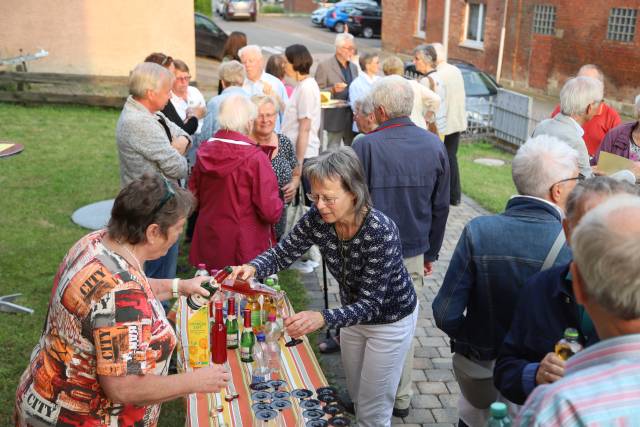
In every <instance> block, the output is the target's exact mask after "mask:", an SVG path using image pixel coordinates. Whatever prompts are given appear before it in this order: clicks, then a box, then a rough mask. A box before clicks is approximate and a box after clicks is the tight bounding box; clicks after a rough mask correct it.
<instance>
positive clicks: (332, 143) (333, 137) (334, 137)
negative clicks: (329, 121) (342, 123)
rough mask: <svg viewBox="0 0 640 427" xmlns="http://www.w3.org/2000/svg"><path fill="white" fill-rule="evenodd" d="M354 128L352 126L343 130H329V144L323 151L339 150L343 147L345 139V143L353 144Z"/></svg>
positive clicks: (347, 144)
mask: <svg viewBox="0 0 640 427" xmlns="http://www.w3.org/2000/svg"><path fill="white" fill-rule="evenodd" d="M354 136H355V135H354V134H353V130H352V129H351V128H349V129H345V130H343V131H342V132H329V131H327V145H326V148H325V149H324V150H323V151H329V150H337V149H338V148H340V147H341V142H343V141H344V145H346V146H351V143H352V142H353V137H354Z"/></svg>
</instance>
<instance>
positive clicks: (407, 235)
mask: <svg viewBox="0 0 640 427" xmlns="http://www.w3.org/2000/svg"><path fill="white" fill-rule="evenodd" d="M369 96H370V97H371V102H372V104H373V107H374V114H375V116H376V121H377V122H378V123H380V126H379V127H378V128H377V129H376V130H374V131H373V132H371V133H369V134H367V135H365V136H364V137H362V138H360V139H358V140H357V141H356V142H355V143H354V144H353V149H354V150H355V152H356V153H357V154H358V157H359V158H360V161H361V162H362V166H363V168H364V172H365V178H366V180H367V184H368V186H369V192H370V193H371V198H372V199H373V206H374V207H375V208H376V209H379V210H380V211H382V212H383V213H385V214H386V215H387V216H388V217H390V218H391V219H392V220H393V221H394V222H395V223H396V225H397V226H398V229H399V230H400V240H401V241H402V252H403V258H404V262H405V265H406V266H407V270H408V271H409V274H411V277H412V279H413V283H414V287H415V288H416V290H420V289H421V288H422V280H423V277H424V273H425V272H426V273H427V274H430V273H431V271H432V263H433V262H434V261H435V260H437V259H438V253H439V251H440V247H441V245H442V240H443V238H444V231H445V226H446V223H447V217H448V215H449V181H450V178H449V161H448V158H447V151H446V149H445V147H444V145H443V144H442V142H441V141H440V139H438V137H437V136H436V135H434V134H432V133H431V132H429V131H427V130H424V129H422V128H419V127H418V126H416V125H415V124H414V123H413V122H412V121H411V119H410V118H409V116H410V115H411V109H412V107H413V89H412V88H411V85H410V84H409V82H408V81H407V80H406V79H404V78H403V77H400V76H388V77H384V78H382V79H380V80H379V81H378V82H376V83H375V84H374V86H373V88H372V91H371V93H370V95H369ZM412 367H413V346H412V348H411V351H410V352H409V354H408V355H407V358H406V361H405V366H404V370H403V374H402V379H401V381H400V385H399V386H398V393H397V394H396V402H395V405H394V412H393V414H394V415H395V416H398V417H406V416H407V415H408V414H409V405H410V403H411V394H412V393H411V371H412Z"/></svg>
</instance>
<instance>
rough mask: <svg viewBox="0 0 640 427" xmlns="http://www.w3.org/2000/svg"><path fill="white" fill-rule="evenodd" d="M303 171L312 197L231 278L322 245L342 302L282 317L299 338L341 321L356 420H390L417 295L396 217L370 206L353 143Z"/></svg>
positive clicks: (269, 270) (275, 266)
mask: <svg viewBox="0 0 640 427" xmlns="http://www.w3.org/2000/svg"><path fill="white" fill-rule="evenodd" d="M304 174H305V176H306V177H307V178H308V179H309V181H310V182H311V193H310V194H307V197H309V199H311V200H312V201H313V202H314V204H313V206H312V207H311V209H310V210H309V211H308V212H307V213H306V214H305V215H304V216H303V217H302V218H301V219H300V221H299V222H298V223H297V224H296V225H295V226H294V228H293V229H292V231H291V233H289V234H288V235H287V236H286V237H285V238H284V239H283V240H282V241H281V242H280V243H279V244H278V245H277V246H275V247H273V248H271V249H269V250H268V251H266V252H264V253H263V254H261V255H259V256H258V257H256V258H255V259H254V260H252V261H250V262H249V263H248V264H244V265H242V266H238V267H234V272H233V277H235V276H239V277H242V278H249V277H252V276H254V275H255V276H257V277H266V276H268V275H270V274H274V273H276V272H277V271H279V270H282V269H285V268H287V267H288V266H289V265H291V264H292V263H293V262H294V261H295V260H296V259H298V258H300V256H302V254H304V253H305V252H306V251H307V250H308V249H309V248H310V247H311V245H314V244H315V245H318V246H319V247H320V252H321V253H322V255H323V257H324V259H325V260H326V262H327V266H328V268H329V271H330V272H331V274H332V275H333V276H334V277H335V278H336V279H337V280H338V283H339V285H340V300H341V302H342V306H341V307H338V308H335V309H328V310H322V311H321V312H316V311H303V312H300V313H297V314H295V315H294V316H291V317H290V318H288V319H286V320H285V327H286V330H287V333H288V334H289V335H290V336H291V337H293V338H297V337H299V336H302V335H305V334H308V333H310V332H313V331H315V330H317V329H319V328H322V327H323V326H329V327H341V328H342V329H341V336H340V346H341V349H342V363H343V366H344V370H345V374H346V377H347V387H348V389H349V394H350V395H351V398H352V399H353V401H354V403H355V408H356V415H357V417H358V421H359V425H360V426H362V427H368V426H376V427H380V426H390V425H391V414H392V410H393V402H394V398H395V394H396V390H397V387H398V383H399V381H400V375H401V372H402V365H403V363H404V359H405V355H406V353H407V351H408V350H409V347H410V345H411V341H412V339H413V334H414V331H415V326H416V320H417V317H418V298H417V297H416V293H415V290H414V288H413V284H412V282H411V278H410V277H409V274H408V273H407V270H406V268H405V267H404V264H403V262H402V246H401V244H400V236H399V234H398V228H397V227H396V225H395V223H394V222H393V221H392V220H391V219H389V218H388V217H387V216H385V215H384V214H383V213H382V212H380V211H378V210H376V209H373V208H372V207H371V206H372V203H371V197H370V195H369V191H368V189H367V186H366V184H365V180H364V172H363V170H362V166H361V164H360V161H359V160H358V157H357V156H356V154H355V152H354V151H353V149H351V148H350V147H345V148H341V149H340V150H337V151H330V152H327V153H324V154H322V155H320V156H319V157H316V158H313V159H312V160H309V161H308V162H307V163H306V164H305V167H304Z"/></svg>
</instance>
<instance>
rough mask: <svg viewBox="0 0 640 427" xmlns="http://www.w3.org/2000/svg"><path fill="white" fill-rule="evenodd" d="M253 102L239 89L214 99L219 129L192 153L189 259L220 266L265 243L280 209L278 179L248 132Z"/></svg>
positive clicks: (241, 259)
mask: <svg viewBox="0 0 640 427" xmlns="http://www.w3.org/2000/svg"><path fill="white" fill-rule="evenodd" d="M256 116H257V108H256V106H255V105H254V104H253V102H251V100H249V99H247V97H246V96H243V95H230V96H229V97H227V98H226V99H225V100H224V101H222V104H221V105H220V113H219V115H218V121H219V122H220V130H219V131H217V132H216V133H215V134H214V135H213V137H212V138H211V139H210V140H208V141H206V142H204V143H203V144H202V145H201V146H200V149H198V154H197V156H196V164H195V166H194V167H193V171H192V174H191V179H190V180H189V189H190V190H191V192H192V193H193V194H194V195H195V196H196V199H197V201H198V219H197V220H196V225H195V230H194V233H193V239H192V241H191V251H190V253H189V262H191V264H192V265H194V266H195V265H198V264H206V265H207V267H209V268H210V269H217V270H219V269H222V268H224V267H225V266H227V265H235V264H239V263H241V262H244V261H246V260H247V259H251V258H253V257H255V256H256V255H258V254H259V253H261V252H263V251H264V250H266V249H267V248H270V247H271V246H272V245H273V243H274V241H275V236H274V235H273V232H272V228H273V225H274V224H276V223H277V222H278V220H279V219H280V215H281V214H282V208H283V204H282V200H281V199H280V196H279V191H278V181H277V180H276V176H275V175H274V173H273V169H272V168H271V162H270V161H269V158H268V157H267V156H266V155H265V153H264V152H265V151H266V150H265V149H264V148H263V147H260V146H258V145H257V144H256V143H255V141H254V140H253V139H251V138H250V137H249V135H251V130H252V129H253V121H254V120H255V119H256Z"/></svg>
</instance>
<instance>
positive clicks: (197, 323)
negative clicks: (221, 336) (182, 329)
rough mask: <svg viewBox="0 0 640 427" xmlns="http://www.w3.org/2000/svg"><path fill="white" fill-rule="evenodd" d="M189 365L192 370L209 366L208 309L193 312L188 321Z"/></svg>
mask: <svg viewBox="0 0 640 427" xmlns="http://www.w3.org/2000/svg"><path fill="white" fill-rule="evenodd" d="M187 339H188V342H189V364H190V365H191V367H192V368H200V367H202V366H208V365H209V358H210V357H211V355H210V348H209V313H208V310H207V308H206V307H203V308H201V309H200V310H196V311H195V312H191V316H190V317H189V320H188V321H187Z"/></svg>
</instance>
